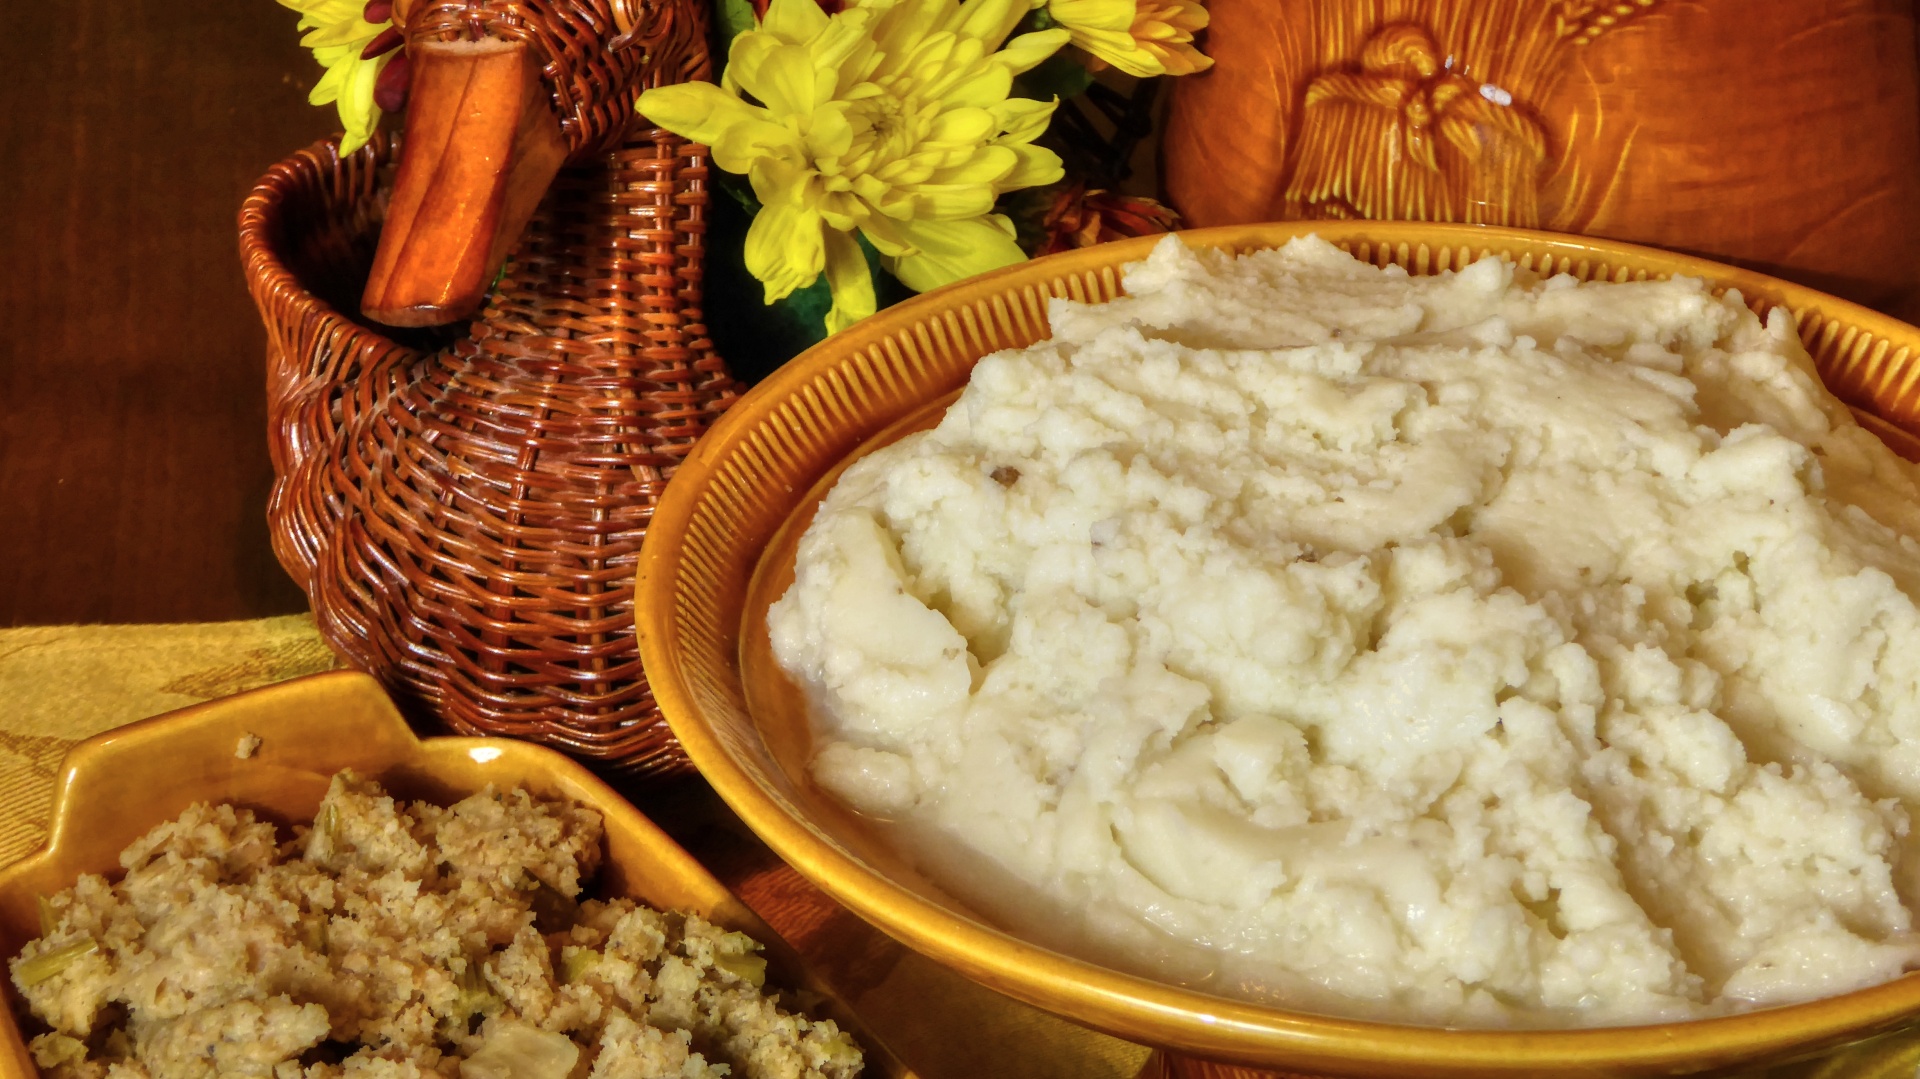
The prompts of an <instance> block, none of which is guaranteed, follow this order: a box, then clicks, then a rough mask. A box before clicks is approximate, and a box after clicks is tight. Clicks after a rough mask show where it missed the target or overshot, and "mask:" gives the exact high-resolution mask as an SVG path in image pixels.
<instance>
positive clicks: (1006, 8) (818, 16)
mask: <svg viewBox="0 0 1920 1079" xmlns="http://www.w3.org/2000/svg"><path fill="white" fill-rule="evenodd" d="M745 7H746V3H745V0H721V3H720V20H719V21H720V24H721V26H722V27H723V28H725V29H726V30H727V31H729V32H731V33H732V35H733V36H732V40H731V44H730V47H729V48H728V51H727V58H726V67H725V69H724V71H723V73H722V77H721V81H720V83H719V84H718V85H714V84H710V83H684V84H680V85H676V86H663V87H658V88H656V89H651V90H648V91H647V92H646V93H645V94H643V95H641V97H640V100H639V103H638V105H637V108H638V109H639V111H640V112H641V113H643V114H644V115H646V117H647V118H648V119H649V120H651V121H652V122H653V123H656V124H658V125H660V126H661V127H664V128H666V129H667V130H669V131H672V132H674V133H675V134H678V135H681V136H683V137H685V138H688V139H692V140H694V141H697V142H704V143H706V144H707V145H709V146H711V147H712V148H713V161H714V164H715V165H716V166H718V167H719V168H720V169H721V170H723V171H724V172H727V173H732V174H735V175H737V176H741V177H744V178H745V180H746V185H747V188H748V190H745V191H741V190H738V189H737V188H736V190H735V194H736V197H738V198H739V199H740V201H741V202H742V203H743V204H744V205H745V206H746V207H747V209H748V211H749V212H750V213H751V214H752V223H751V225H750V227H749V228H748V230H747V232H746V236H745V239H744V245H743V261H744V266H745V269H746V271H747V273H749V274H751V275H752V277H753V278H755V279H757V280H758V281H759V282H760V284H761V285H762V287H763V295H764V299H765V302H766V303H767V304H769V305H774V304H780V303H782V302H792V301H794V300H795V299H796V298H798V297H799V296H800V294H801V293H803V292H804V291H806V290H810V289H817V288H818V286H819V283H820V282H822V281H824V283H825V289H826V292H827V294H828V296H827V303H826V305H825V311H824V314H823V315H822V316H821V318H820V327H819V328H820V331H821V332H823V333H834V332H837V331H839V330H841V329H844V328H846V327H847V326H850V325H852V324H853V323H854V322H856V321H858V320H859V319H861V318H864V317H865V316H867V315H870V314H873V313H874V311H875V310H876V309H877V307H878V306H880V303H879V301H880V298H881V296H882V293H883V292H885V291H887V289H886V286H887V285H889V284H892V283H893V282H897V283H898V285H900V286H904V288H905V289H907V290H911V291H915V292H920V291H925V290H927V289H929V288H934V287H937V286H940V285H944V284H947V283H949V282H952V281H957V280H959V279H961V278H963V277H968V276H971V275H973V274H978V273H983V272H986V271H989V270H993V269H998V268H999V267H1002V266H1007V265H1011V264H1013V263H1016V262H1020V261H1023V260H1024V259H1026V258H1027V257H1028V256H1029V255H1030V254H1037V253H1043V252H1045V251H1049V250H1058V249H1063V248H1065V247H1072V246H1084V245H1085V244H1086V243H1095V242H1100V241H1101V240H1105V239H1112V238H1115V237H1116V236H1119V235H1136V234H1139V233H1141V232H1158V231H1166V230H1167V229H1168V228H1170V227H1172V226H1173V225H1174V223H1175V219H1174V217H1173V215H1172V214H1171V212H1170V211H1168V210H1166V208H1165V207H1162V206H1160V205H1158V204H1157V203H1155V202H1153V201H1152V200H1150V199H1141V198H1134V199H1125V198H1123V197H1121V196H1117V195H1114V194H1111V193H1110V192H1108V191H1105V190H1101V189H1100V188H1098V187H1094V188H1091V189H1090V188H1089V186H1088V183H1087V177H1085V176H1072V177H1070V176H1069V175H1068V171H1069V170H1068V168H1067V167H1066V164H1065V162H1063V159H1062V155H1061V153H1060V151H1059V150H1057V149H1056V148H1054V147H1053V146H1050V145H1048V144H1047V141H1046V139H1045V136H1046V135H1047V133H1048V129H1049V126H1050V122H1051V121H1052V120H1053V118H1054V115H1055V111H1056V109H1057V108H1058V107H1059V103H1060V100H1059V99H1060V97H1061V96H1063V95H1064V96H1073V95H1076V94H1082V93H1086V92H1088V91H1089V90H1092V89H1097V87H1095V85H1094V84H1093V76H1094V74H1095V73H1096V72H1098V71H1101V70H1103V69H1105V68H1108V67H1111V68H1113V69H1115V70H1117V71H1119V72H1122V73H1124V74H1125V75H1128V76H1133V77H1136V78H1138V77H1148V76H1154V75H1162V74H1175V75H1179V74H1190V73H1193V72H1196V71H1201V70H1204V69H1205V68H1206V67H1207V66H1208V65H1209V64H1211V62H1212V61H1210V60H1209V59H1208V58H1207V57H1206V56H1205V55H1203V54H1202V53H1201V52H1200V51H1199V49H1198V48H1197V47H1196V46H1195V44H1194V35H1195V34H1196V33H1197V32H1198V31H1200V30H1201V29H1202V28H1204V27H1205V26H1206V21H1207V16H1206V9H1205V8H1204V7H1202V6H1201V4H1200V3H1199V2H1198V0H1039V2H1038V3H1035V2H1034V0H964V2H962V0H853V2H852V3H850V4H848V5H847V6H845V7H841V6H840V4H839V3H838V0H770V2H768V3H765V4H764V5H756V6H755V8H754V9H753V10H751V11H747V10H743V9H745ZM1034 192H1039V193H1040V195H1041V197H1040V198H1039V199H1035V198H1031V197H1026V198H1022V196H1023V195H1031V194H1033V193H1034ZM1063 222H1071V223H1072V224H1071V226H1070V227H1062V224H1063ZM1023 225H1024V226H1025V227H1022V226H1023ZM895 291H897V289H896V290H895ZM812 302H813V303H815V304H818V303H819V299H818V297H817V296H816V297H814V298H813V301H812ZM799 343H800V344H804V343H807V342H805V341H801V342H799Z"/></svg>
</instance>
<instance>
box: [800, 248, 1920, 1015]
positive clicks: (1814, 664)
mask: <svg viewBox="0 0 1920 1079" xmlns="http://www.w3.org/2000/svg"><path fill="white" fill-rule="evenodd" d="M1126 286H1127V290H1128V292H1129V294H1130V295H1129V296H1128V297H1126V298H1123V299H1119V300H1116V301H1114V302H1112V303H1108V304H1104V305H1097V306H1087V305H1078V304H1072V303H1066V302H1056V304H1055V306H1054V308H1053V311H1052V323H1053V329H1054V338H1053V339H1052V340H1050V341H1046V342H1042V343H1040V344H1037V345H1035V346H1033V347H1031V348H1028V349H1024V350H1018V351H1010V352H1003V353H999V354H997V355H994V356H990V357H988V358H986V359H985V360H983V361H981V363H980V365H979V367H978V368H977V369H976V371H975V372H974V374H973V378H972V381H971V383H970V384H969V386H968V388H967V390H966V392H965V394H964V395H963V396H962V397H961V398H960V400H959V402H958V403H957V404H956V405H955V406H954V407H953V408H952V409H951V410H950V411H949V412H948V413H947V414H946V417H945V419H944V420H943V421H942V422H941V423H940V425H939V426H938V428H936V429H935V430H932V431H930V432H926V433H924V434H920V435H915V436H912V437H909V438H907V439H904V440H902V441H901V442H899V443H897V444H896V445H894V446H891V447H889V448H887V449H885V450H882V451H880V452H878V453H875V454H873V455H871V456H870V457H868V458H866V459H865V460H863V461H861V462H860V463H858V464H857V465H855V466H854V467H853V468H851V469H849V470H848V471H847V473H846V474H845V477H844V478H843V479H842V480H841V481H840V483H839V484H838V486H837V487H835V489H834V490H833V491H832V493H831V494H830V495H829V496H828V497H827V499H826V501H825V503H824V505H823V506H822V509H821V511H820V513H819V516H818V518H817V519H816V520H815V522H814V524H813V526H812V527H811V528H810V529H809V531H808V532H807V534H806V536H805V538H804V539H803V541H802V542H801V545H800V552H799V561H798V566H797V579H796V582H795V584H794V586H793V588H792V589H791V590H790V591H789V592H788V593H787V594H786V595H785V596H784V597H783V598H782V599H781V600H780V601H779V602H778V603H777V604H776V605H775V606H774V608H773V610H772V613H771V629H772V636H773V642H774V647H775V653H776V655H777V656H778V658H779V660H780V662H781V663H782V664H783V665H784V666H785V667H786V668H787V669H788V670H789V671H790V672H792V673H793V674H794V675H795V677H796V678H797V679H799V680H800V681H801V682H803V683H804V684H806V685H807V686H808V687H809V689H810V691H811V692H813V693H814V694H815V697H816V701H817V704H818V706H819V707H818V712H819V720H820V723H821V731H820V738H819V740H818V745H819V746H820V750H819V754H818V756H817V758H816V760H815V762H814V770H815V774H816V776H817V778H818V779H819V780H820V781H821V782H822V783H823V784H825V785H826V786H827V787H828V788H829V789H831V790H833V791H835V792H837V793H838V794H840V795H841V796H843V797H845V798H846V799H848V800H849V801H851V802H853V803H854V804H856V805H857V806H859V807H861V808H863V809H865V810H867V811H869V812H871V813H874V814H877V815H881V816H884V817H887V818H889V819H892V820H895V821H897V822H899V824H898V827H899V828H900V829H901V832H900V835H901V837H902V840H903V842H910V843H913V844H914V845H915V846H916V847H917V848H918V849H920V850H923V851H926V852H928V854H927V857H928V859H929V863H930V864H931V865H932V866H933V867H934V870H935V872H944V873H945V875H946V880H947V882H948V883H949V885H950V887H951V888H952V889H953V890H954V891H955V892H956V894H960V895H962V896H964V897H966V898H968V899H969V900H970V901H973V902H975V903H979V904H983V905H986V906H987V907H989V908H990V909H991V910H993V911H994V913H995V916H996V917H998V918H1000V919H1001V920H1003V921H1005V922H1007V923H1009V924H1010V925H1011V926H1012V927H1013V928H1015V929H1016V930H1018V931H1021V932H1024V933H1026V934H1028V935H1030V936H1038V937H1040V938H1042V939H1044V940H1047V941H1049V942H1052V943H1055V944H1057V945H1060V946H1064V947H1069V948H1073V949H1075V950H1078V951H1080V952H1081V953H1083V954H1088V955H1090V956H1091V957H1093V958H1097V959H1100V960H1102V961H1104V962H1107V963H1110V964H1115V965H1119V966H1122V967H1125V968H1128V969H1133V970H1139V971H1145V972H1150V973H1154V974H1158V975H1160V976H1163V977H1170V978H1176V979H1181V980H1185V981H1188V982H1190V983H1193V984H1199V985H1203V986H1206V987H1209V988H1211V989H1213V990H1215V991H1219V992H1226V993H1233V994H1239V995H1246V996H1251V997H1254V998H1256V999H1261V1000H1269V1001H1282V1002H1288V1003H1291V1004H1294V1005H1296V1006H1304V1007H1309V1008H1314V1009H1319V1010H1336V1011H1341V1012H1346V1013H1350V1014H1361V1015H1368V1016H1376V1017H1383V1018H1392V1019H1400V1020H1408V1021H1420V1022H1446V1023H1460V1024H1479V1025H1509V1024H1527V1025H1585V1024H1611V1023H1628V1022H1641V1021H1658V1020H1668V1019H1675V1018H1686V1017H1694V1016H1702V1015H1711V1014H1717V1013H1721V1012H1726V1011H1732V1010H1738V1009H1742V1008H1749V1007H1754V1006H1759V1005H1765V1004H1771V1003H1781V1002H1787V1001H1794V1000H1801V999H1805V998H1809V997H1816V996H1822V995H1827V994H1832V993H1837V992H1842V991H1845V990H1848V989H1852V988H1855V987H1859V986H1864V985H1868V984H1871V983H1875V982H1879V981H1882V980H1885V979H1888V978H1891V977H1894V976H1895V975H1897V974H1899V973H1900V972H1901V971H1903V970H1904V969H1906V968H1907V967H1908V966H1910V965H1920V962H1917V961H1920V938H1917V937H1916V935H1915V933H1914V925H1913V921H1914V918H1913V908H1914V903H1915V902H1916V900H1920V851H1916V850H1915V849H1914V841H1913V840H1912V839H1911V838H1910V837H1909V817H1910V815H1911V813H1912V809H1913V807H1915V806H1920V616H1917V615H1916V610H1915V605H1914V599H1913V597H1914V596H1916V595H1920V545H1916V543H1915V542H1914V540H1913V539H1911V538H1909V537H1910V536H1912V535H1916V534H1920V506H1917V503H1916V498H1917V496H1920V492H1917V491H1916V486H1915V474H1914V472H1913V470H1912V469H1911V468H1910V467H1909V466H1908V465H1906V464H1905V463H1904V462H1902V461H1900V460H1899V459H1898V458H1896V457H1895V456H1894V455H1893V454H1892V453H1891V452H1890V451H1889V450H1887V449H1886V448H1885V447H1884V446H1883V445H1881V444H1880V443H1879V442H1878V441H1877V440H1876V439H1875V438H1874V437H1873V436H1872V435H1871V434H1869V433H1867V432H1866V431H1864V430H1862V429H1861V428H1860V427H1858V426H1856V425H1855V423H1854V422H1853V420H1852V419H1851V417H1850V416H1849V415H1848V413H1847V410H1846V409H1845V407H1844V406H1842V405H1841V404H1840V403H1839V402H1837V401H1836V400H1835V399H1834V398H1833V397H1831V396H1830V395H1829V394H1827V393H1826V391H1824V390H1823V389H1822V388H1821V386H1820V385H1819V383H1818V381H1817V380H1816V377H1815V374H1814V372H1813V369H1812V365H1811V363H1810V362H1809V360H1808V358H1807V356H1806V354H1805V352H1804V351H1803V350H1802V349H1801V347H1800V345H1799V343H1798V341H1797V340H1796V338H1795V336H1794V332H1793V329H1792V326H1791V323H1790V321H1789V320H1788V319H1787V318H1785V317H1784V316H1783V315H1780V314H1777V313H1776V314H1775V315H1774V316H1773V317H1772V318H1770V319H1769V320H1768V321H1767V322H1766V323H1765V324H1764V325H1763V324H1762V323H1761V322H1760V321H1759V320H1758V319H1757V318H1755V316H1754V315H1753V314H1752V313H1751V312H1750V311H1748V309H1747V308H1746V307H1744V306H1743V305H1742V304H1741V302H1740V301H1739V299H1738V297H1737V296H1730V297H1727V298H1716V297H1714V296H1712V295H1711V294H1709V293H1708V292H1707V290H1706V289H1705V288H1703V287H1702V286H1701V284H1700V283H1699V282H1696V281H1690V280H1675V281H1668V282H1644V283H1629V284H1578V283H1576V282H1575V281H1574V280H1572V279H1571V278H1567V277H1556V278H1553V279H1550V280H1539V279H1535V278H1531V277H1528V276H1526V275H1524V274H1517V273H1516V272H1515V271H1514V270H1513V268H1512V267H1511V266H1509V265H1506V264H1503V263H1501V262H1499V261H1497V260H1491V259H1490V260H1485V261H1482V262H1479V263H1477V264H1475V265H1473V266H1471V267H1469V268H1467V269H1466V270H1464V271H1462V272H1460V273H1457V274H1446V275H1440V276H1436V277H1410V276H1408V275H1406V274H1404V273H1402V272H1400V271H1398V270H1392V269H1389V270H1386V271H1382V270H1379V269H1376V268H1374V267H1373V266H1370V265H1365V264H1362V263H1359V262H1356V261H1354V260H1353V259H1350V258H1348V257H1347V256H1346V255H1344V254H1342V253H1341V252H1340V251H1338V250H1337V249H1335V248H1333V247H1331V246H1330V245H1328V244H1326V243H1324V242H1321V241H1319V240H1317V239H1308V240H1300V241H1295V242H1293V243H1291V244H1289V245H1288V246H1287V247H1285V248H1283V249H1280V250H1276V251H1268V252H1261V253H1258V254H1253V255H1249V256H1247V257H1244V258H1241V259H1238V260H1234V259H1230V258H1227V257H1224V256H1220V255H1218V254H1211V255H1209V254H1202V255H1195V254H1192V253H1189V252H1188V251H1187V249H1186V248H1185V247H1183V246H1182V245H1181V244H1180V243H1179V242H1178V241H1177V240H1173V239H1168V240H1166V241H1164V242H1162V243H1161V244H1160V246H1159V247H1158V248H1156V249H1155V250H1154V252H1153V255H1152V257H1151V258H1150V259H1148V261H1147V262H1145V263H1143V264H1140V265H1137V266H1134V267H1132V268H1131V269H1130V271H1129V272H1128V274H1127V277H1126Z"/></svg>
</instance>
